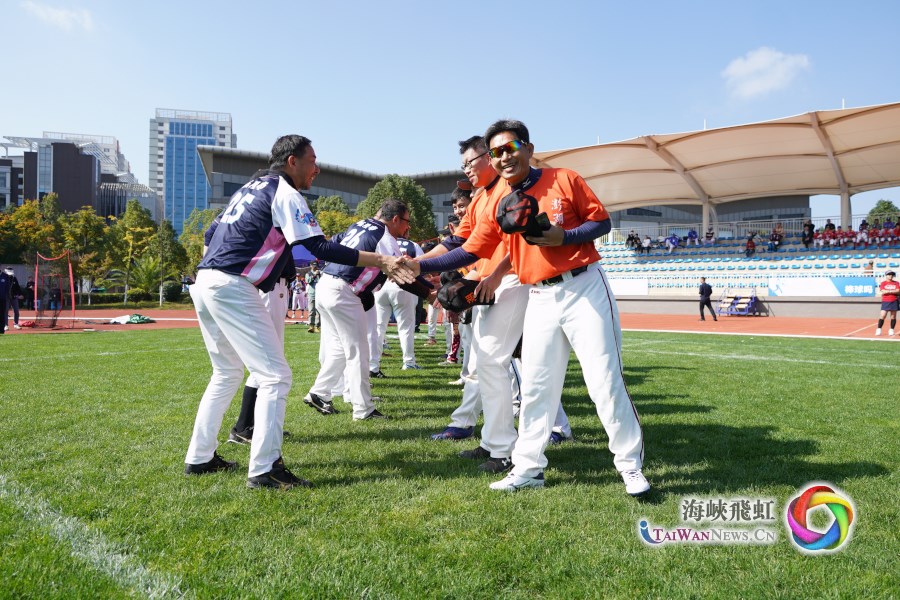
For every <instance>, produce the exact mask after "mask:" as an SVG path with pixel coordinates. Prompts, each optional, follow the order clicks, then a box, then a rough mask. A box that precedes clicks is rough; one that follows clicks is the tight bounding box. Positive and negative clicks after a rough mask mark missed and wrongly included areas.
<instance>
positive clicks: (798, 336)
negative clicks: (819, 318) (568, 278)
mask: <svg viewBox="0 0 900 600" xmlns="http://www.w3.org/2000/svg"><path fill="white" fill-rule="evenodd" d="M864 329H868V327H863V328H862V329H857V330H856V331H851V332H850V333H846V334H844V335H806V334H800V333H790V334H788V333H736V332H733V331H696V330H690V329H636V328H633V327H630V328H627V329H624V328H623V329H622V331H631V332H635V333H687V334H691V335H736V336H738V335H739V336H745V337H778V338H791V339H810V340H843V341H847V340H852V341H855V342H856V341H859V342H890V341H893V339H892V338H889V337H888V338H871V339H870V338H851V337H849V336H851V335H853V334H854V333H858V332H860V331H863V330H864ZM898 340H900V338H898Z"/></svg>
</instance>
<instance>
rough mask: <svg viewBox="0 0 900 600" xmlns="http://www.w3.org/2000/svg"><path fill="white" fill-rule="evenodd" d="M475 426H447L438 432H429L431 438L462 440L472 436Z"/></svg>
mask: <svg viewBox="0 0 900 600" xmlns="http://www.w3.org/2000/svg"><path fill="white" fill-rule="evenodd" d="M473 433H475V427H448V428H447V429H445V430H443V431H442V432H440V433H433V434H431V439H433V440H464V439H466V438H470V437H472V434H473Z"/></svg>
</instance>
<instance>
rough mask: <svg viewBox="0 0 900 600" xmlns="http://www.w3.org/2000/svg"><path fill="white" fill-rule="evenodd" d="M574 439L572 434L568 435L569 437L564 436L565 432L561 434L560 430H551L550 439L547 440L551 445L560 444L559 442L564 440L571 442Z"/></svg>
mask: <svg viewBox="0 0 900 600" xmlns="http://www.w3.org/2000/svg"><path fill="white" fill-rule="evenodd" d="M574 439H575V438H574V437H572V436H568V437H567V436H564V435H563V434H561V433H560V432H558V431H551V432H550V439H549V440H547V443H548V444H550V445H551V446H557V445H559V444H562V443H563V442H571V441H573V440H574Z"/></svg>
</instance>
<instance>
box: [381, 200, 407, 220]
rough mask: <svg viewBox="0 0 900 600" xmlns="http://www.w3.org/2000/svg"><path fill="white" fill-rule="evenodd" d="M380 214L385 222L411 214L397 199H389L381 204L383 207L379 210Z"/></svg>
mask: <svg viewBox="0 0 900 600" xmlns="http://www.w3.org/2000/svg"><path fill="white" fill-rule="evenodd" d="M378 214H380V215H381V217H380V218H381V219H382V220H383V221H390V220H391V219H393V218H394V217H402V216H403V215H407V214H409V208H408V207H407V206H406V204H404V203H403V202H401V201H400V200H397V199H396V198H388V199H387V200H385V201H384V202H382V203H381V206H380V207H379V208H378Z"/></svg>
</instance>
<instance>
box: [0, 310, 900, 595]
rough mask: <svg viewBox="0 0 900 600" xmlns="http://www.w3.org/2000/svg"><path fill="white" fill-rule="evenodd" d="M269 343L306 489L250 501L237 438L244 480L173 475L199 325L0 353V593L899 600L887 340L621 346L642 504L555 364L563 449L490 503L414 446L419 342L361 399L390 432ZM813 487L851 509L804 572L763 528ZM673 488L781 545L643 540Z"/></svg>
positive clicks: (452, 446) (452, 396)
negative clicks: (642, 480) (641, 459)
mask: <svg viewBox="0 0 900 600" xmlns="http://www.w3.org/2000/svg"><path fill="white" fill-rule="evenodd" d="M286 337H287V343H286V347H287V354H288V359H289V362H290V364H291V365H292V366H293V368H294V388H293V390H292V392H291V396H290V399H289V402H288V410H287V420H286V428H287V429H288V430H289V431H291V432H293V434H294V435H293V437H291V438H290V439H289V440H288V441H286V443H285V445H284V455H285V460H286V462H287V464H288V466H289V467H290V468H292V469H293V470H294V472H295V473H297V474H299V475H301V476H303V477H305V478H308V479H310V480H312V481H313V482H315V483H316V485H317V487H316V488H315V489H314V490H299V489H298V490H291V491H288V492H278V491H271V490H263V491H254V490H248V489H246V487H245V479H246V465H247V455H248V448H247V447H244V446H235V445H233V444H223V445H222V446H221V447H220V452H221V453H222V454H223V455H224V456H225V458H227V459H229V460H237V461H238V462H239V463H240V469H239V471H238V472H236V473H218V474H213V475H207V476H203V477H193V478H188V477H186V476H184V475H183V474H182V469H183V460H184V454H185V450H186V448H187V443H188V440H189V437H190V432H191V428H192V424H193V419H194V415H195V413H196V407H197V402H198V400H199V398H200V395H201V393H202V391H203V389H204V388H205V386H206V383H207V381H208V378H209V374H210V365H209V360H208V357H207V354H206V352H205V350H204V347H203V343H202V340H201V337H200V333H199V330H196V329H186V330H162V331H146V332H145V331H137V330H135V331H127V332H116V333H67V334H61V335H8V336H4V338H0V397H2V402H0V440H2V444H0V448H2V452H0V597H3V598H12V597H15V598H21V597H34V598H73V597H80V598H118V597H146V596H151V597H178V596H185V597H201V598H225V597H260V598H262V597H295V598H356V597H370V598H423V597H427V598H495V597H508V598H537V597H545V598H583V597H590V598H610V597H620V598H633V597H665V598H687V597H691V598H697V597H740V598H755V597H815V598H820V597H824V598H851V597H852V598H883V597H893V596H897V595H900V586H898V573H900V559H898V556H900V542H898V532H900V492H898V490H900V477H898V464H900V441H898V440H900V419H898V401H897V393H896V389H897V385H896V381H897V356H898V355H897V352H896V346H895V345H894V344H888V343H874V342H867V341H838V340H801V339H782V338H748V337H731V336H700V335H683V334H649V333H639V334H638V333H626V335H625V340H624V353H625V366H626V378H627V381H628V384H629V389H630V391H631V393H632V395H633V397H634V399H635V403H636V405H637V408H638V411H639V412H640V415H641V419H642V422H643V425H644V432H645V437H646V458H647V464H646V466H645V470H644V472H645V474H646V475H647V476H648V478H649V479H650V480H651V482H652V483H653V484H654V486H655V491H654V493H653V494H652V496H651V497H650V498H649V499H648V500H646V501H637V500H634V499H632V498H630V497H628V496H627V495H626V494H625V493H624V487H623V485H622V483H621V480H620V478H619V476H618V474H617V473H616V472H615V470H614V469H613V467H612V459H611V455H610V454H609V452H608V450H607V449H606V435H605V433H604V432H603V429H602V427H601V426H600V423H599V421H598V419H597V418H596V415H595V413H594V410H593V406H592V404H591V403H590V401H589V399H588V398H587V397H586V392H585V389H584V387H583V385H582V382H581V377H580V370H579V367H578V365H577V362H576V361H575V360H574V358H573V360H572V362H571V364H570V370H569V374H568V379H567V383H568V385H567V387H566V389H565V391H564V397H563V401H564V405H565V407H566V409H567V411H568V413H569V415H570V418H571V421H572V425H573V429H574V432H575V436H576V438H577V440H576V441H575V442H574V443H569V444H564V445H562V446H559V447H554V448H551V449H549V450H548V457H549V460H550V468H549V469H548V470H547V473H546V477H547V487H546V488H545V489H543V490H527V491H523V492H521V493H518V494H513V495H504V494H498V493H496V492H492V491H490V490H489V489H488V483H490V482H491V481H494V480H495V479H497V476H489V475H484V474H480V473H479V472H478V471H477V470H476V469H475V466H476V463H474V462H470V461H465V460H463V459H460V458H457V456H456V453H457V452H458V451H459V450H462V449H466V448H469V447H472V446H474V443H473V442H472V441H471V440H469V441H467V442H462V443H453V442H433V441H431V440H430V439H429V438H428V435H429V434H430V433H433V432H435V431H439V430H440V429H442V428H443V427H444V426H445V425H446V423H447V420H448V416H449V414H450V412H451V411H452V410H453V408H455V406H456V405H457V403H458V399H459V394H460V392H459V389H458V388H453V387H449V386H447V385H446V382H447V381H449V380H451V379H455V378H456V376H457V374H458V371H456V370H455V369H450V368H447V367H441V366H438V365H437V362H438V360H439V359H440V354H439V352H440V346H438V347H433V348H425V347H423V346H422V344H421V340H419V341H418V348H417V350H418V352H419V362H420V364H423V365H427V368H425V369H424V370H422V371H403V372H401V371H400V370H399V369H398V368H397V367H398V366H399V359H397V358H396V355H395V357H394V358H385V359H384V362H383V369H384V371H385V372H386V373H387V374H388V375H389V376H390V379H385V380H378V381H377V382H376V384H375V385H376V393H377V394H378V395H380V396H382V397H383V398H384V400H383V402H382V404H381V405H380V407H381V410H382V411H383V412H385V413H386V414H389V415H391V416H392V417H395V419H393V420H391V421H387V422H368V421H367V422H352V421H351V419H350V414H349V411H348V410H343V411H342V412H341V414H339V415H337V416H334V417H323V416H321V415H319V414H318V413H316V412H314V411H313V410H311V409H310V408H308V407H306V406H305V405H304V404H303V403H302V401H301V398H302V395H303V394H305V393H306V391H307V390H308V388H309V386H310V385H311V383H312V380H313V378H314V377H315V374H316V370H317V361H316V353H317V348H318V346H317V343H318V336H315V335H311V334H308V333H306V331H305V328H301V327H299V326H297V327H289V328H288V331H287V336H286ZM396 345H397V344H396V341H395V340H394V341H393V347H394V350H395V351H396ZM238 408H239V401H237V402H235V403H234V404H233V405H232V408H231V409H230V410H229V412H228V414H227V415H226V428H223V433H221V434H220V439H221V440H222V441H224V439H225V436H226V434H227V426H230V424H231V423H232V422H233V420H234V418H235V417H236V415H237V410H238ZM338 408H339V409H340V403H339V406H338ZM817 480H824V481H829V482H832V483H834V484H835V485H837V486H838V487H839V488H841V489H842V490H844V491H845V492H846V493H848V494H849V495H850V496H851V497H852V499H853V500H854V501H855V503H856V506H857V509H858V514H857V515H856V524H857V526H856V530H855V534H854V537H853V538H852V540H851V541H850V543H849V544H848V545H846V546H845V547H844V549H843V550H842V551H840V552H838V553H835V554H831V555H826V556H806V555H803V554H801V553H800V552H798V551H797V550H795V549H794V547H793V546H792V545H791V543H790V542H789V541H788V540H787V537H786V535H787V534H786V530H785V526H784V524H783V518H782V515H783V511H784V506H785V504H786V502H787V501H788V500H789V499H790V498H791V497H792V496H793V495H795V494H797V493H798V491H799V490H800V488H801V487H802V486H803V485H804V484H805V483H807V482H809V481H817ZM686 496H691V497H700V498H724V499H732V498H737V497H746V498H774V499H776V500H777V502H776V508H777V516H778V518H777V520H776V521H775V523H774V524H773V527H774V529H776V530H777V532H778V536H779V539H778V541H777V542H776V543H774V544H771V545H754V546H696V545H667V546H664V547H649V546H646V545H644V544H643V543H642V542H641V541H640V540H639V538H638V535H637V523H638V521H639V520H640V519H641V518H642V517H645V518H647V519H648V520H649V521H650V522H651V523H653V524H654V525H655V526H656V525H658V526H662V527H666V528H674V527H676V526H679V525H681V524H682V521H681V514H680V507H681V502H682V498H684V497H686ZM818 519H819V520H820V521H821V520H822V519H821V516H820V517H819V518H818ZM707 525H708V524H707Z"/></svg>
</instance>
